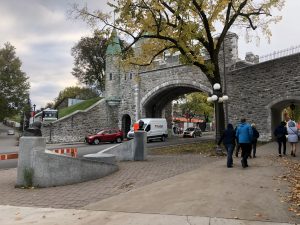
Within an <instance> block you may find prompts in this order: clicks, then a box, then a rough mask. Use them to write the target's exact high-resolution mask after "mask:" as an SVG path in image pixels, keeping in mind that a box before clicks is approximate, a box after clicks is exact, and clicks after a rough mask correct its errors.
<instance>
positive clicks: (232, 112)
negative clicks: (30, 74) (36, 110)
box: [43, 33, 300, 142]
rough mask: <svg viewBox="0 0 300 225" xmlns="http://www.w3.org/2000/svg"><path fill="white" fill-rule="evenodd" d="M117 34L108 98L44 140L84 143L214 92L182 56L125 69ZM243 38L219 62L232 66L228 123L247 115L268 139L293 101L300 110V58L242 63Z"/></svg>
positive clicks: (56, 126) (229, 41) (230, 41)
mask: <svg viewBox="0 0 300 225" xmlns="http://www.w3.org/2000/svg"><path fill="white" fill-rule="evenodd" d="M114 35H115V36H114V38H113V39H112V40H113V41H112V42H111V44H110V45H109V47H108V49H107V59H106V83H105V87H106V93H105V99H103V100H101V101H99V102H98V103H96V104H95V105H94V106H92V107H91V108H90V109H88V110H86V111H85V112H78V113H76V114H72V115H70V116H68V117H66V118H62V119H60V120H58V121H56V122H55V123H53V124H52V126H51V130H50V127H44V129H43V135H44V136H49V135H48V134H49V133H51V134H52V141H55V142H59V141H75V140H77V141H78V140H82V138H83V137H84V135H86V133H88V132H92V131H93V130H94V129H99V128H101V127H117V126H118V127H119V128H120V129H122V130H123V131H124V132H127V130H128V129H129V127H130V126H131V125H132V124H133V123H134V122H135V121H136V120H138V119H140V118H143V117H166V118H168V117H169V116H170V115H169V114H168V112H167V110H166V106H168V105H169V103H170V102H171V101H172V100H173V99H175V98H176V97H178V96H179V95H182V94H186V93H191V92H194V91H202V92H206V93H210V92H211V90H212V87H211V84H210V83H209V82H208V80H207V77H206V76H205V75H204V74H203V73H202V72H201V70H200V69H199V68H197V67H195V66H189V65H181V64H180V63H179V60H178V56H173V57H167V58H165V59H164V60H162V61H157V62H155V63H154V65H152V66H151V67H147V68H143V70H142V71H134V70H131V71H124V70H122V69H121V66H120V65H119V64H118V62H119V60H118V57H119V53H120V52H121V48H120V42H119V39H118V37H117V35H116V33H115V34H114ZM237 40H238V36H237V35H235V34H232V33H231V34H229V35H228V36H227V38H226V39H225V44H224V52H222V53H220V60H219V61H220V62H225V68H226V70H225V72H224V71H221V74H224V75H226V84H227V86H226V89H227V95H228V96H229V101H228V120H229V122H230V123H233V124H234V125H236V124H237V122H238V121H239V120H240V119H241V118H242V117H245V118H247V121H248V122H250V123H256V125H257V128H258V130H259V131H260V134H261V135H260V139H261V140H265V141H268V140H271V139H272V133H273V132H272V131H273V130H274V127H275V126H276V125H277V124H279V122H280V121H281V119H282V110H283V109H284V108H286V107H288V106H289V105H290V104H292V103H293V104H294V105H296V107H299V106H300V54H294V55H290V56H286V57H282V58H278V59H275V60H271V61H266V62H263V63H258V62H255V60H254V61H251V62H250V61H244V60H240V59H238V47H237ZM223 55H225V60H224V58H222V57H223ZM248 56H249V55H248ZM248 58H250V59H251V57H248ZM252 58H254V59H255V57H252ZM221 59H222V60H221ZM220 68H224V66H223V65H222V64H221V65H220ZM224 77H225V76H224ZM224 77H222V79H223V81H224ZM223 83H224V82H223ZM83 121H84V123H83ZM62 127H64V129H62ZM48 141H49V138H48Z"/></svg>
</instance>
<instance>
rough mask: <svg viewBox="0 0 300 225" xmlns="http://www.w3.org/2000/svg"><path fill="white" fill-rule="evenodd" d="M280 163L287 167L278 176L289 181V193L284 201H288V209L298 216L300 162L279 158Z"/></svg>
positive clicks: (299, 208)
mask: <svg viewBox="0 0 300 225" xmlns="http://www.w3.org/2000/svg"><path fill="white" fill-rule="evenodd" d="M280 163H281V164H282V165H283V166H284V167H285V168H286V169H287V173H286V174H285V175H283V176H279V177H278V178H279V179H280V180H283V181H287V182H289V183H290V186H291V190H290V194H289V195H288V196H287V197H286V199H285V201H287V202H289V203H290V207H289V208H288V210H289V211H291V212H294V213H295V214H296V215H297V216H300V163H299V162H297V161H293V160H290V159H284V160H281V161H280Z"/></svg>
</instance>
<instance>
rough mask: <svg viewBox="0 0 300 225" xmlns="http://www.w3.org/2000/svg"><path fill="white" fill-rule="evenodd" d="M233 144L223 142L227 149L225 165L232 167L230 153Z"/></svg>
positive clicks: (231, 152)
mask: <svg viewBox="0 0 300 225" xmlns="http://www.w3.org/2000/svg"><path fill="white" fill-rule="evenodd" d="M234 147H235V146H234V145H233V144H225V148H226V151H227V167H232V164H233V160H232V154H233V150H234Z"/></svg>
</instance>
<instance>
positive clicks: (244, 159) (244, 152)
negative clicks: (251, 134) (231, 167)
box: [240, 143, 252, 168]
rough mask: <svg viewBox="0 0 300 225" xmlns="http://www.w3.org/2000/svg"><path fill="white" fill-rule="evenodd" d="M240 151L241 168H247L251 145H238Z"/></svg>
mask: <svg viewBox="0 0 300 225" xmlns="http://www.w3.org/2000/svg"><path fill="white" fill-rule="evenodd" d="M240 145H241V149H242V161H241V163H242V166H243V168H245V167H247V166H248V161H247V159H248V157H249V155H250V153H251V148H252V144H251V143H240Z"/></svg>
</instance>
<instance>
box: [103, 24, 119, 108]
mask: <svg viewBox="0 0 300 225" xmlns="http://www.w3.org/2000/svg"><path fill="white" fill-rule="evenodd" d="M120 59H121V44H120V39H119V37H118V35H117V32H116V30H113V32H112V35H111V40H110V43H109V45H108V46H107V50H106V68H105V75H106V78H105V99H106V102H107V103H108V104H109V105H110V106H115V105H119V104H120V102H121V96H120V79H121V75H120V74H121V71H120Z"/></svg>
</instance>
